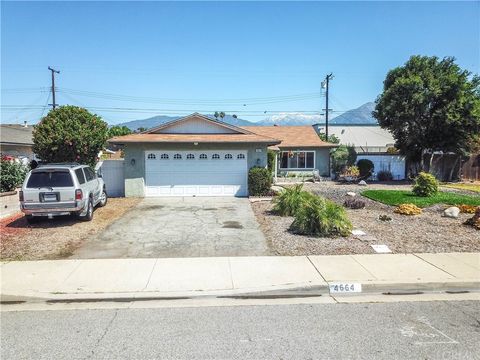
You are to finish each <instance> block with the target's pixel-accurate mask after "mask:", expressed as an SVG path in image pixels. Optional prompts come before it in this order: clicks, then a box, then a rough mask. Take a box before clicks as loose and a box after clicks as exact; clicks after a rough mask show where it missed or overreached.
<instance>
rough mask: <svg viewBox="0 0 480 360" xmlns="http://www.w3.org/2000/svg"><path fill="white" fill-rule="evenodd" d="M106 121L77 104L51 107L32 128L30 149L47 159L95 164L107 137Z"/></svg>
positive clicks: (50, 160)
mask: <svg viewBox="0 0 480 360" xmlns="http://www.w3.org/2000/svg"><path fill="white" fill-rule="evenodd" d="M107 131H108V125H107V123H106V122H104V121H103V120H102V119H101V118H100V117H99V116H97V115H94V114H91V113H90V112H89V111H88V110H86V109H83V108H80V107H77V106H71V105H68V106H60V107H58V108H56V109H54V110H51V111H50V112H49V113H48V114H47V116H45V117H44V118H42V120H41V121H40V123H39V124H38V125H36V126H35V129H34V130H33V151H34V152H35V153H36V154H37V155H38V156H39V157H40V158H41V159H42V160H43V161H47V162H79V163H82V164H89V165H91V166H93V165H95V163H96V161H97V156H98V152H99V151H100V150H102V148H103V146H104V145H105V142H106V140H107Z"/></svg>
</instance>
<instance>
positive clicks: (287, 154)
mask: <svg viewBox="0 0 480 360" xmlns="http://www.w3.org/2000/svg"><path fill="white" fill-rule="evenodd" d="M314 167H315V152H313V151H282V157H281V160H280V168H281V169H313V168H314Z"/></svg>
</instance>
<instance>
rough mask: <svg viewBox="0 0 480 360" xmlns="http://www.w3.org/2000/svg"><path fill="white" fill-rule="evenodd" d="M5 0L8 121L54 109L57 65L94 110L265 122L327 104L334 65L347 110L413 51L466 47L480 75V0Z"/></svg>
mask: <svg viewBox="0 0 480 360" xmlns="http://www.w3.org/2000/svg"><path fill="white" fill-rule="evenodd" d="M1 7H2V8H1V10H2V13H1V50H2V53H1V87H2V112H1V116H2V122H4V123H6V122H23V121H24V120H27V121H29V122H30V123H34V122H36V121H38V119H39V118H40V117H41V115H42V114H45V113H46V112H47V111H48V108H46V109H43V107H44V106H45V104H46V103H47V96H48V90H46V87H48V86H49V85H50V72H49V71H48V70H47V67H48V66H49V65H50V66H53V67H56V68H58V69H59V70H60V71H61V73H60V74H59V75H58V76H57V79H56V85H57V86H58V88H59V92H58V94H57V103H59V104H67V103H68V104H75V105H80V106H86V107H90V108H92V109H93V110H92V111H94V112H96V113H98V114H100V115H101V116H102V117H103V118H104V119H105V120H107V121H108V122H109V123H112V124H113V123H120V122H123V121H128V120H133V119H143V118H147V117H150V116H153V115H159V114H174V113H176V114H186V113H189V112H192V111H200V112H213V111H215V110H218V111H227V112H229V113H236V114H237V115H238V116H239V117H241V118H245V119H248V120H252V121H257V120H261V119H263V118H265V117H267V116H272V115H274V114H278V113H283V112H305V113H307V114H314V113H315V112H317V113H319V112H320V111H321V109H322V108H324V107H325V106H324V98H322V97H320V83H321V81H322V80H323V78H324V77H325V75H326V74H327V73H329V72H333V74H334V76H335V78H334V80H333V81H332V83H331V94H332V97H331V108H333V110H334V111H336V114H338V113H339V112H341V111H344V110H348V109H351V108H354V107H357V106H360V105H362V104H363V103H365V102H368V101H373V100H374V99H375V98H376V96H377V95H378V94H379V92H380V91H381V89H382V81H383V79H384V77H385V74H386V72H387V71H388V70H389V69H391V68H393V67H395V66H399V65H401V64H403V63H404V62H405V61H406V60H407V59H408V58H409V56H411V55H413V54H422V55H436V56H439V57H444V56H455V57H456V58H457V61H458V63H459V64H460V66H462V67H464V68H466V69H468V70H470V71H472V72H474V73H479V72H480V71H479V66H480V65H479V64H480V58H479V56H480V55H479V54H480V45H479V44H480V35H479V34H480V5H479V2H473V1H471V2H458V1H456V2H223V3H221V2H177V3H170V2H55V3H53V2H2V5H1ZM108 94H113V95H117V94H118V95H124V96H122V97H116V96H111V95H108ZM283 96H285V97H284V98H281V97H283ZM48 102H51V99H50V100H48ZM7 105H21V107H24V106H25V108H22V109H21V108H13V109H12V108H10V107H6V106H7ZM125 109H128V110H125ZM265 111H266V113H265Z"/></svg>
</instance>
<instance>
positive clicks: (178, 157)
mask: <svg viewBox="0 0 480 360" xmlns="http://www.w3.org/2000/svg"><path fill="white" fill-rule="evenodd" d="M173 158H174V159H175V160H181V159H182V155H181V154H175V155H173Z"/></svg>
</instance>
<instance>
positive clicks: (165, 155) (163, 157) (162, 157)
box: [160, 153, 170, 160]
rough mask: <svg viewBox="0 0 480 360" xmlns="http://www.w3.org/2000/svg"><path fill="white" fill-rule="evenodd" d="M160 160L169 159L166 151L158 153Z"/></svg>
mask: <svg viewBox="0 0 480 360" xmlns="http://www.w3.org/2000/svg"><path fill="white" fill-rule="evenodd" d="M160 160H170V156H169V155H168V154H167V153H163V154H162V155H160Z"/></svg>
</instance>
